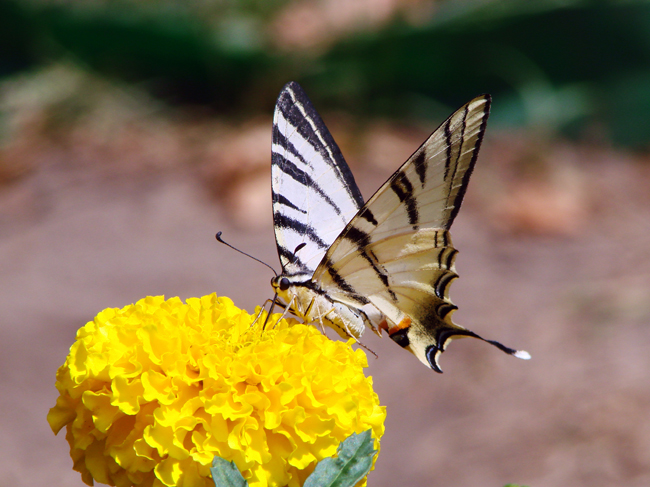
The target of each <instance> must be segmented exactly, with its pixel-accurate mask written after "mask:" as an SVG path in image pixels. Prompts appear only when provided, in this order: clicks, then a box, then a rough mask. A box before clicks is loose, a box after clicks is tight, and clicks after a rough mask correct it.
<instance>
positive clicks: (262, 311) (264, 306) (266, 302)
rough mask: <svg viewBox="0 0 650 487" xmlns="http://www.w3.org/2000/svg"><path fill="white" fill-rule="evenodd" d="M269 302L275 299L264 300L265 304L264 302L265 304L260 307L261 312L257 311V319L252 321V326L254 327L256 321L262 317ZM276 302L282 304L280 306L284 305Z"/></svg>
mask: <svg viewBox="0 0 650 487" xmlns="http://www.w3.org/2000/svg"><path fill="white" fill-rule="evenodd" d="M269 302H271V303H272V302H273V300H272V299H267V300H266V301H264V304H263V305H262V306H261V308H260V312H259V313H257V316H255V319H254V320H253V322H252V323H251V326H250V328H253V327H254V326H255V323H257V321H258V320H259V319H260V317H261V316H262V313H264V311H265V310H266V305H267V304H268V303H269ZM275 304H277V305H278V306H280V307H282V306H284V305H283V304H281V303H275ZM270 312H271V311H270V310H269V313H270Z"/></svg>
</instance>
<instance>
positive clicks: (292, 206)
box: [271, 82, 530, 372]
mask: <svg viewBox="0 0 650 487" xmlns="http://www.w3.org/2000/svg"><path fill="white" fill-rule="evenodd" d="M489 111H490V96H489V95H483V96H479V97H477V98H474V99H473V100H472V101H470V102H469V103H467V104H466V105H464V106H463V107H461V108H460V109H459V110H457V111H456V112H455V113H454V114H453V115H451V116H450V117H449V118H448V119H447V120H446V121H445V122H444V123H443V124H442V125H441V126H440V127H439V128H438V129H437V130H436V131H434V132H433V134H431V136H429V138H428V139H427V140H426V141H425V142H424V143H423V144H422V145H421V146H420V147H419V148H418V149H417V150H416V151H415V152H414V153H413V155H412V156H411V157H409V159H408V160H407V161H406V162H405V163H404V164H403V165H402V167H400V168H399V169H398V170H397V171H395V173H394V174H393V175H392V176H391V177H390V178H389V179H388V181H386V182H385V183H384V184H383V185H382V186H381V187H380V188H379V189H378V190H377V192H376V193H375V194H374V195H373V196H372V197H371V198H370V199H369V200H368V201H367V202H366V203H364V201H363V197H362V196H361V192H360V191H359V188H358V187H357V185H356V183H355V181H354V176H353V175H352V172H351V171H350V168H349V167H348V165H347V163H346V162H345V159H344V158H343V155H342V154H341V151H340V149H339V147H338V146H337V145H336V142H334V139H333V138H332V135H331V134H330V132H329V130H328V129H327V127H326V126H325V124H324V122H323V120H322V119H321V117H320V116H319V115H318V113H317V112H316V109H315V108H314V107H313V105H312V103H311V102H310V100H309V98H307V95H306V94H305V92H304V91H303V90H302V88H301V87H300V85H298V84H297V83H295V82H290V83H288V84H287V85H285V86H284V88H283V89H282V91H281V92H280V95H279V97H278V100H277V103H276V106H275V112H274V117H273V137H272V158H271V178H272V195H273V222H274V227H275V238H276V243H277V249H278V254H279V257H280V262H281V264H282V273H281V274H279V275H278V276H276V277H275V278H273V279H272V281H271V285H272V286H273V289H274V291H275V293H276V299H279V300H280V301H279V303H280V304H281V305H282V306H283V307H284V308H285V310H286V311H288V312H291V313H292V314H294V315H295V316H297V317H298V318H300V319H302V320H303V321H304V322H305V323H313V324H320V325H321V327H323V326H329V327H331V328H333V329H334V330H336V331H337V332H338V334H339V335H341V336H342V337H354V338H357V339H358V338H359V337H360V336H361V334H362V333H363V331H364V330H365V328H366V326H368V327H369V328H371V329H372V330H373V331H375V332H376V333H377V334H378V335H380V336H381V334H382V331H387V332H388V336H389V337H390V338H392V339H393V340H394V341H395V342H396V343H397V344H398V345H400V346H401V347H402V348H404V349H406V350H408V351H409V352H411V353H413V354H414V355H415V356H416V357H417V358H418V359H420V361H422V362H423V363H424V364H425V365H427V366H428V367H430V368H432V369H433V370H435V371H436V372H442V370H441V369H440V366H439V363H438V360H439V357H440V354H441V353H442V352H443V351H444V350H445V349H446V348H447V345H448V344H449V342H450V341H451V340H453V339H455V338H461V337H474V338H479V339H481V340H484V341H486V342H489V343H491V344H492V345H494V346H496V347H498V348H499V349H501V350H503V351H504V352H506V353H508V354H511V355H514V356H515V357H519V358H523V359H528V358H530V355H529V354H528V353H527V352H525V351H519V350H514V349H512V348H509V347H506V346H504V345H502V344H501V343H499V342H496V341H493V340H485V339H483V338H482V337H480V336H479V335H477V334H476V333H474V332H472V331H470V330H468V329H466V328H463V327H462V326H459V325H456V324H455V323H453V322H452V320H451V316H452V314H453V312H454V311H455V310H456V309H457V307H456V306H455V305H454V304H453V303H452V302H451V300H450V299H449V286H450V284H451V282H452V281H453V280H454V279H456V277H458V275H457V274H456V271H455V268H454V261H455V258H456V253H457V250H456V249H455V248H454V247H453V245H452V242H451V236H450V234H449V228H450V227H451V225H452V223H453V221H454V218H455V217H456V215H457V214H458V210H459V209H460V205H461V202H462V201H463V197H464V195H465V191H466V189H467V184H468V182H469V178H470V175H471V174H472V170H473V169H474V165H475V163H476V158H477V156H478V151H479V147H480V145H481V140H482V139H483V134H484V132H485V127H486V123H487V119H488V115H489Z"/></svg>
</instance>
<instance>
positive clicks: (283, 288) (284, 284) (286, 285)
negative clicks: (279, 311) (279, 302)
mask: <svg viewBox="0 0 650 487" xmlns="http://www.w3.org/2000/svg"><path fill="white" fill-rule="evenodd" d="M290 285H291V283H290V282H289V279H287V278H286V277H283V278H282V279H280V291H286V290H287V289H289V286H290Z"/></svg>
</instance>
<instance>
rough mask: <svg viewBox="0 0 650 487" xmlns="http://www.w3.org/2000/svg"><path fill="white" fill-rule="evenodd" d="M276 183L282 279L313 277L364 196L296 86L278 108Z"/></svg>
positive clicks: (287, 88) (286, 91) (288, 87)
mask: <svg viewBox="0 0 650 487" xmlns="http://www.w3.org/2000/svg"><path fill="white" fill-rule="evenodd" d="M271 184H272V191H273V221H274V224H275V239H276V243H277V247H278V254H279V256H280V262H281V264H282V270H283V275H285V276H297V275H301V274H303V275H307V276H311V275H312V274H313V273H314V271H315V270H316V267H317V266H318V264H319V262H320V261H321V260H322V258H323V256H324V255H325V252H326V251H327V249H328V248H329V247H330V245H331V244H332V243H333V242H334V240H336V237H338V236H339V234H340V233H341V231H342V230H343V229H344V228H345V226H346V225H347V223H348V222H349V221H350V220H351V219H352V217H353V216H354V215H355V214H356V213H357V211H358V210H359V208H360V207H361V206H362V205H363V197H362V196H361V192H360V191H359V189H358V187H357V185H356V183H355V181H354V177H353V176H352V172H351V171H350V168H349V167H348V165H347V164H346V162H345V159H343V155H342V154H341V151H340V150H339V148H338V146H337V145H336V142H334V139H333V138H332V135H331V134H330V132H329V130H328V129H327V127H326V126H325V124H324V123H323V120H322V119H321V118H320V116H319V115H318V113H317V112H316V109H315V108H314V107H313V106H312V104H311V102H310V101H309V98H307V95H306V94H305V92H304V91H303V90H302V88H301V87H300V86H299V85H298V84H297V83H295V82H290V83H288V84H287V85H286V86H285V87H284V88H283V89H282V91H281V92H280V95H279V97H278V101H277V103H276V106H275V114H274V117H273V145H272V155H271ZM296 249H299V250H298V251H297V252H296Z"/></svg>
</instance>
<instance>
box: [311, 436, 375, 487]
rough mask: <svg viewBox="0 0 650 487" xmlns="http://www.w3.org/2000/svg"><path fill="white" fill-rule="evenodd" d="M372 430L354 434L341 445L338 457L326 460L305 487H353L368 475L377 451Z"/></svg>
mask: <svg viewBox="0 0 650 487" xmlns="http://www.w3.org/2000/svg"><path fill="white" fill-rule="evenodd" d="M373 446H374V445H373V441H372V436H371V435H370V430H368V431H364V432H363V433H361V434H359V435H357V434H356V433H353V434H352V435H350V437H349V438H348V439H346V440H345V441H344V442H342V443H341V444H340V445H339V448H338V450H337V452H336V454H337V456H336V457H332V458H325V459H324V460H322V461H321V462H319V464H318V465H316V468H315V469H314V472H313V473H312V474H311V475H310V476H309V477H308V478H307V480H305V484H304V487H352V486H353V485H355V484H356V483H357V482H359V480H361V479H362V478H364V477H365V476H366V475H368V472H369V471H370V467H372V459H373V458H374V456H375V453H377V451H376V450H375V449H374V447H373Z"/></svg>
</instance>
